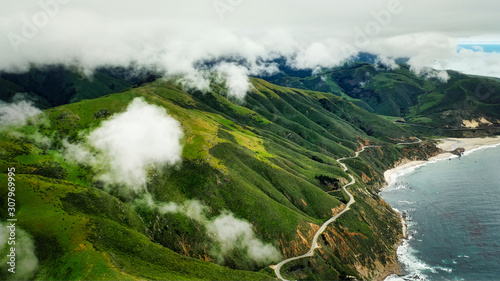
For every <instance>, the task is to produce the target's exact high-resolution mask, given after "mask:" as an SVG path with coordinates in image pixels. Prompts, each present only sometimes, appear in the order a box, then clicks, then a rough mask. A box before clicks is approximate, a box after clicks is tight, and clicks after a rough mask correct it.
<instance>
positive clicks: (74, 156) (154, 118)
mask: <svg viewBox="0 0 500 281" xmlns="http://www.w3.org/2000/svg"><path fill="white" fill-rule="evenodd" d="M182 136H183V133H182V129H181V124H180V123H179V122H178V121H176V120H175V119H173V118H172V117H170V116H169V115H168V114H167V112H166V110H165V109H164V108H161V107H159V106H156V105H151V104H148V103H147V102H145V101H144V99H142V98H136V99H134V100H133V101H132V102H131V103H130V105H129V106H128V107H127V109H126V111H125V112H123V113H117V114H115V115H113V116H112V117H111V118H110V119H108V120H106V121H104V122H103V123H102V124H101V126H99V127H98V128H97V129H95V130H93V131H92V132H90V134H89V135H88V137H87V138H86V142H85V143H84V144H69V143H67V142H66V143H65V155H66V157H67V158H68V159H69V160H75V161H78V162H82V163H86V164H88V165H91V166H92V167H94V169H96V170H97V171H98V174H97V176H96V179H98V180H101V181H102V182H104V183H106V184H108V185H119V186H121V187H123V191H132V192H135V193H138V192H141V191H142V190H143V189H144V188H145V185H146V183H147V173H148V169H150V168H151V167H153V166H155V165H174V164H176V163H178V162H179V161H180V160H181V154H182V145H181V143H180V141H181V139H182Z"/></svg>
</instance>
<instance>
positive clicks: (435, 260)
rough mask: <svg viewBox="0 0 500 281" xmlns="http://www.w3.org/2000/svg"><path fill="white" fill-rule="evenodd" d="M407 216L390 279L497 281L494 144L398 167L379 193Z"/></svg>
mask: <svg viewBox="0 0 500 281" xmlns="http://www.w3.org/2000/svg"><path fill="white" fill-rule="evenodd" d="M381 196H382V198H384V199H385V200H386V201H387V202H388V203H389V204H391V206H392V207H393V208H394V209H396V210H398V211H399V212H403V211H404V212H405V213H406V214H407V217H408V234H409V235H408V239H405V240H404V241H403V243H402V244H401V246H400V247H399V248H398V251H397V254H398V259H399V262H400V264H401V265H402V268H403V270H404V273H405V275H404V276H395V275H392V276H389V277H388V278H387V279H386V281H395V280H466V281H469V280H470V281H479V280H500V146H490V147H483V148H480V149H477V150H473V151H470V152H466V153H465V155H464V156H462V157H461V158H458V157H453V158H451V160H449V159H445V160H439V161H432V162H431V161H430V162H428V163H425V164H423V165H421V166H415V167H411V168H409V169H407V170H403V171H401V172H398V175H397V177H396V178H395V180H394V181H393V182H392V183H391V184H389V186H387V188H385V189H384V190H383V191H382V192H381Z"/></svg>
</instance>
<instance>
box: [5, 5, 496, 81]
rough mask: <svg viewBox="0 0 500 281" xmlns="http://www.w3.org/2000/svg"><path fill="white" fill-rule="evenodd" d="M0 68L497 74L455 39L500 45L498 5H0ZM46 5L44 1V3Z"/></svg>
mask: <svg viewBox="0 0 500 281" xmlns="http://www.w3.org/2000/svg"><path fill="white" fill-rule="evenodd" d="M0 3H1V4H0V34H1V39H0V70H8V71H12V70H17V71H19V70H23V69H26V68H27V67H28V66H29V65H30V64H31V63H66V64H77V65H80V66H82V67H83V68H84V69H86V70H91V69H92V68H93V67H95V66H98V65H127V64H129V63H130V62H135V63H137V64H139V65H145V66H155V67H157V68H160V69H162V70H165V71H167V73H171V74H179V73H187V74H190V75H191V76H196V74H193V71H194V70H193V63H194V62H195V61H197V60H200V59H205V58H217V57H219V56H223V55H239V56H242V57H245V58H246V59H247V60H248V62H249V65H247V66H246V68H245V69H244V70H241V69H240V70H241V73H242V74H256V73H259V72H262V71H269V70H272V69H270V68H269V66H265V65H264V66H263V65H260V64H258V63H256V62H257V61H258V59H259V58H264V59H266V58H272V57H273V56H277V55H284V56H287V57H289V58H290V59H289V63H290V64H291V65H293V66H295V67H298V68H310V69H314V68H316V67H318V66H319V67H328V66H336V65H338V64H341V63H343V62H345V61H346V60H348V59H349V58H351V57H352V56H355V55H356V54H357V52H359V51H368V52H372V53H375V54H379V55H382V56H386V57H400V56H406V57H410V58H411V60H410V63H411V64H412V65H413V66H414V67H415V69H418V68H419V67H422V66H431V67H435V68H440V69H455V70H459V71H463V72H465V73H473V74H482V75H491V76H497V77H500V54H498V53H484V52H480V51H472V50H463V51H461V52H457V44H458V42H459V40H460V41H469V42H470V41H491V42H500V17H499V16H498V12H499V11H500V1H490V0H476V1H472V0H419V1H417V0H413V1H412V0H350V1H337V0H321V1H320V0H317V1H314V0H312V1H303V0H301V1H298V0H289V1H285V0H281V1H276V0H265V1H264V0H191V1H188V0H184V1H179V0H176V1H171V0H145V1H137V0H135V1H129V0H120V1H118V0H106V1H97V0H85V1H83V0H36V1H32V0H30V1H28V0H27V1H10V0H0ZM44 3H45V4H44Z"/></svg>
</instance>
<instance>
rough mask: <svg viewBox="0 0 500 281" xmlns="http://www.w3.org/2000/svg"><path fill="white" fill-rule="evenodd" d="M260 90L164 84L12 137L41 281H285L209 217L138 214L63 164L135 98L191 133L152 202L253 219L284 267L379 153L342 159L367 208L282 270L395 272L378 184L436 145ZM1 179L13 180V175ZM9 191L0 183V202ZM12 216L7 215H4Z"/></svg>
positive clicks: (362, 113) (8, 161)
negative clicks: (231, 244) (222, 242)
mask: <svg viewBox="0 0 500 281" xmlns="http://www.w3.org/2000/svg"><path fill="white" fill-rule="evenodd" d="M251 83H252V85H253V88H252V90H251V92H250V93H248V96H247V98H246V102H238V101H234V100H228V99H227V98H226V96H225V94H224V93H225V90H224V88H223V87H222V86H221V85H217V84H213V85H212V88H213V91H210V92H207V93H201V92H196V91H189V92H187V91H185V90H183V89H182V87H180V86H178V85H176V84H172V83H169V82H165V81H162V80H158V81H155V82H153V83H150V84H147V85H144V86H142V87H138V88H132V89H130V90H128V91H125V92H122V93H117V94H111V95H107V96H102V97H100V98H97V99H86V100H82V101H79V102H75V103H71V104H67V105H63V106H58V107H54V108H51V109H48V110H46V111H45V112H44V116H45V118H46V120H42V121H31V122H30V123H28V125H27V126H24V127H21V128H14V127H10V128H7V129H4V130H2V131H1V133H0V142H1V146H0V154H1V155H2V157H1V162H0V167H1V169H2V171H3V172H5V171H7V168H8V167H15V169H16V176H15V177H16V195H15V196H16V200H17V203H16V204H17V210H16V212H17V216H16V218H17V219H18V222H17V225H18V226H19V227H20V228H22V229H23V230H25V231H26V232H27V233H28V234H29V235H31V236H32V237H33V241H34V245H35V249H36V250H35V253H36V256H37V258H38V260H39V265H38V267H37V269H36V271H35V272H34V275H33V276H32V277H33V279H36V280H62V279H64V280H66V279H69V280H73V279H83V280H101V279H103V280H106V279H109V280H117V279H120V280H122V279H160V280H180V279H182V280H196V279H205V280H254V279H256V280H257V279H259V280H260V279H274V278H275V275H274V272H273V271H272V269H271V268H269V267H268V266H270V265H271V264H275V263H277V262H279V259H275V260H273V261H268V262H259V261H257V260H252V259H251V258H249V256H248V253H247V252H245V251H244V250H241V249H240V248H234V249H232V250H230V251H228V252H224V253H223V254H222V256H218V255H216V254H214V252H213V245H214V241H215V240H214V237H211V235H210V229H208V228H207V226H206V225H204V224H203V223H201V222H200V220H196V219H193V217H190V216H188V215H186V214H185V213H182V212H181V213H179V212H177V213H161V212H159V211H158V210H156V209H151V208H149V207H148V206H147V205H141V204H138V201H137V200H136V199H137V198H135V197H134V195H130V194H128V195H124V194H121V193H119V192H114V191H113V190H111V191H110V190H108V189H106V188H104V189H103V185H102V182H100V181H99V180H97V179H96V178H95V177H94V175H95V173H96V171H95V170H94V168H95V167H92V166H91V165H86V164H82V163H76V162H73V161H70V160H69V159H68V158H67V157H65V154H64V153H63V143H64V142H65V141H68V142H70V143H73V144H79V143H83V142H84V141H85V138H86V136H87V135H88V133H89V132H90V131H92V130H94V129H96V128H97V127H99V126H100V125H101V124H102V123H103V122H104V121H105V120H108V119H109V118H111V117H112V116H113V114H115V113H119V112H123V111H124V110H125V109H126V107H127V105H128V104H130V102H131V101H132V100H134V99H135V98H137V97H142V98H144V100H145V101H146V102H147V103H149V104H154V105H157V106H160V107H162V108H165V109H166V110H167V111H168V114H169V115H170V116H172V117H173V118H174V119H175V120H177V121H179V122H180V123H181V126H182V130H183V133H184V137H183V140H182V143H183V150H182V163H181V164H180V165H178V166H176V167H156V168H153V167H149V168H148V179H149V180H148V182H147V185H146V189H147V193H148V194H151V196H152V197H153V198H154V200H155V201H156V202H158V203H176V204H179V205H182V204H186V202H189V201H187V200H197V202H200V204H202V205H203V206H206V208H207V209H206V216H207V219H208V220H212V221H213V220H214V219H215V218H217V217H220V216H221V215H224V214H227V213H228V212H230V214H232V215H233V216H234V217H235V218H237V219H239V220H244V221H247V222H249V223H251V225H252V229H253V230H254V231H255V234H256V238H257V239H259V240H260V241H262V243H266V244H268V245H271V246H272V247H274V248H276V249H277V250H278V251H279V253H280V254H281V255H282V257H284V258H286V257H290V256H294V255H298V254H302V253H304V252H306V251H307V249H308V247H309V245H307V242H306V241H310V240H311V239H310V238H311V237H312V235H314V230H315V229H317V227H318V225H320V224H321V223H322V222H324V221H326V220H327V219H328V218H330V217H331V216H332V215H333V213H334V212H338V211H339V210H340V209H341V208H342V207H343V205H344V204H345V203H346V195H345V194H343V192H342V191H340V189H339V187H340V186H341V184H342V183H345V182H347V180H348V174H346V173H345V172H344V171H343V170H342V168H341V167H340V166H339V164H338V163H337V162H336V159H338V158H340V157H343V156H352V155H353V154H354V152H355V151H357V150H359V149H360V147H361V146H362V145H368V144H380V145H382V146H381V147H377V148H371V149H369V150H367V151H366V152H364V153H363V154H362V155H361V156H360V158H357V159H354V160H348V161H347V160H346V161H345V163H346V164H347V165H348V166H349V167H350V173H351V174H354V175H355V177H356V178H357V183H356V184H355V185H354V186H352V187H350V190H352V193H353V194H354V196H355V197H356V201H357V203H356V204H355V205H354V206H353V207H352V211H349V212H347V213H346V215H344V216H342V217H341V218H340V219H339V221H338V222H337V223H335V224H333V225H332V226H330V227H328V229H327V231H326V232H325V233H324V234H323V235H322V239H320V240H321V242H320V243H321V244H322V248H321V251H320V254H319V255H316V256H315V257H313V258H311V259H309V260H307V259H306V260H302V261H300V262H297V264H292V265H291V266H289V267H287V268H284V270H282V274H283V275H284V276H286V277H289V278H300V279H303V278H305V279H308V278H319V279H322V278H323V279H324V278H328V279H330V280H340V279H342V278H345V277H346V276H348V275H350V276H357V277H359V278H364V279H371V278H374V277H376V276H378V274H380V271H381V269H383V268H384V267H385V266H389V265H391V264H393V263H394V262H395V256H394V252H393V251H394V246H395V244H396V243H397V242H398V237H399V235H400V229H401V226H400V220H399V217H398V216H397V215H396V214H395V213H394V212H393V210H392V209H391V208H390V206H388V205H387V204H385V203H384V202H383V201H382V200H381V199H380V197H379V196H378V195H377V188H379V187H380V186H381V185H382V183H383V180H382V177H381V174H382V173H383V171H384V170H385V169H387V168H388V167H390V166H391V165H393V164H394V163H395V162H396V161H397V160H398V159H400V158H401V157H408V158H412V159H413V158H426V157H428V156H429V153H435V149H434V148H433V146H432V145H430V144H427V143H425V142H424V143H421V144H415V145H410V146H398V145H395V143H396V142H398V141H410V140H411V135H410V134H409V133H408V132H406V131H405V130H403V129H401V128H400V127H399V126H397V125H395V124H393V123H391V122H389V121H386V120H385V119H383V118H381V117H379V116H377V115H375V114H371V113H369V112H367V111H366V110H364V109H361V108H360V107H358V106H355V105H354V104H352V103H350V102H347V101H345V100H344V99H342V98H340V97H338V96H336V95H334V94H331V93H324V92H314V91H308V90H299V89H293V88H287V87H282V86H277V85H274V84H271V83H268V82H266V81H263V80H260V79H256V78H252V79H251ZM144 145H147V144H144ZM94 153H97V154H98V152H94ZM0 182H2V183H5V182H7V175H6V174H2V175H1V177H0ZM106 190H107V191H108V192H106ZM7 192H8V190H7V189H6V188H3V186H2V189H1V190H0V193H1V194H0V196H1V197H2V198H5V197H6V195H7ZM6 204H7V203H6V201H2V202H1V203H0V208H2V209H7V206H6ZM1 219H2V220H3V221H5V219H7V217H6V214H5V213H2V217H1ZM2 256H3V252H2ZM287 266H288V265H287ZM0 274H1V277H2V279H5V278H7V277H8V275H7V274H6V273H5V271H3V272H2V273H0Z"/></svg>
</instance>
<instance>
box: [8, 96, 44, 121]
mask: <svg viewBox="0 0 500 281" xmlns="http://www.w3.org/2000/svg"><path fill="white" fill-rule="evenodd" d="M40 113H42V111H41V110H40V109H38V108H36V107H35V106H33V103H32V102H30V101H26V100H15V101H13V102H12V103H6V102H3V101H0V125H16V126H24V125H26V122H27V121H28V119H29V118H31V117H34V116H36V115H38V114H40Z"/></svg>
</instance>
